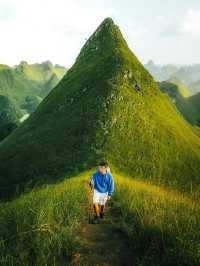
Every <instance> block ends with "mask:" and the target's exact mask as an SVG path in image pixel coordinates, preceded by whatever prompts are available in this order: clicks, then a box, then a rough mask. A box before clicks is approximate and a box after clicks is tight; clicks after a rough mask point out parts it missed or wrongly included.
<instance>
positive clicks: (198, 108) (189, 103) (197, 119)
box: [159, 81, 200, 125]
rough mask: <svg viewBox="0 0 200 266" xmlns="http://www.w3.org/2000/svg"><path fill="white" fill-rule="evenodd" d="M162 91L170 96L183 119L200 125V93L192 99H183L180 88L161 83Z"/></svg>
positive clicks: (175, 85)
mask: <svg viewBox="0 0 200 266" xmlns="http://www.w3.org/2000/svg"><path fill="white" fill-rule="evenodd" d="M159 86H160V88H161V90H162V91H163V92H164V93H166V94H168V95H169V97H170V98H171V99H172V100H173V101H174V103H175V105H176V107H177V108H178V110H179V111H180V112H181V114H182V115H183V117H184V118H185V119H187V120H188V121H189V122H190V123H191V124H193V125H200V105H199V102H200V101H199V100H200V93H197V94H195V95H193V96H190V97H187V98H186V97H183V95H182V94H181V93H180V89H179V86H178V85H177V84H174V83H171V82H165V81H164V82H160V83H159Z"/></svg>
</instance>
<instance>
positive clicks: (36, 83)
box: [0, 61, 67, 139]
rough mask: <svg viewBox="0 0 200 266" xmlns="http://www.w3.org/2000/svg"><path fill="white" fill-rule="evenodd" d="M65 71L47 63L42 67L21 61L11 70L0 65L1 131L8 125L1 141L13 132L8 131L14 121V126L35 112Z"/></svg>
mask: <svg viewBox="0 0 200 266" xmlns="http://www.w3.org/2000/svg"><path fill="white" fill-rule="evenodd" d="M66 71H67V69H66V68H64V67H62V66H59V65H53V64H52V63H51V62H50V61H46V62H44V63H41V64H38V63H36V64H28V63H27V62H25V61H22V62H21V63H20V64H19V65H16V66H14V67H10V66H8V65H0V96H1V98H0V100H1V101H0V104H1V118H0V128H1V129H2V128H3V127H5V123H8V125H7V126H8V128H9V130H7V129H6V128H7V126H6V127H5V128H4V131H1V133H0V135H1V136H0V139H1V138H3V136H4V137H5V136H6V132H7V133H9V132H11V131H12V129H14V128H15V127H13V126H12V127H10V123H11V124H12V125H13V121H14V124H16V122H17V120H18V122H20V121H23V120H24V119H25V118H27V117H28V115H29V114H30V113H32V112H33V111H34V110H35V109H36V107H37V106H38V105H39V103H40V102H41V101H42V99H43V98H44V97H45V96H46V95H47V94H48V93H49V92H50V91H51V89H52V88H53V87H55V86H56V84H57V83H58V82H59V81H60V79H61V78H62V77H63V75H64V74H65V73H66ZM16 110H18V111H17V112H16ZM6 112H7V115H6ZM16 114H17V115H16ZM20 115H21V116H22V117H20ZM13 119H14V120H13ZM6 121H7V122H6ZM18 122H17V124H18ZM2 130H3V129H2Z"/></svg>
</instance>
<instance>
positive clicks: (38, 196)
mask: <svg viewBox="0 0 200 266" xmlns="http://www.w3.org/2000/svg"><path fill="white" fill-rule="evenodd" d="M93 171H94V169H91V170H89V171H86V172H83V173H81V174H79V175H78V176H74V177H71V178H70V179H66V180H64V181H62V182H60V183H57V184H54V185H44V186H43V187H41V188H35V189H34V190H33V191H31V192H28V193H25V194H24V195H23V196H21V197H20V198H18V199H15V200H13V201H11V202H7V203H1V205H0V224H1V227H0V235H1V240H0V245H1V248H0V265H4V266H10V265H26V266H27V265H37V266H40V265H41V266H42V265H66V264H63V263H67V262H69V261H70V258H71V255H72V253H73V252H75V251H76V249H77V247H78V246H79V239H78V230H79V228H80V226H81V224H82V223H85V222H87V218H88V216H87V215H88V209H87V206H88V196H87V180H89V177H90V175H91V173H93ZM113 176H114V178H115V193H114V195H113V199H112V203H113V205H114V207H115V208H117V209H118V210H119V216H118V219H119V223H118V225H117V226H118V227H119V228H120V229H121V230H123V231H124V232H125V233H126V234H127V237H128V238H129V239H130V243H131V248H132V249H133V253H134V254H135V262H136V264H135V265H140V266H141V265H170V266H171V265H187V266H189V265H199V262H200V246H199V240H200V210H199V206H198V201H196V200H195V199H193V197H192V194H191V195H190V196H189V195H187V196H186V195H184V194H181V193H180V192H177V191H172V190H169V188H164V187H159V186H155V185H152V184H151V183H150V182H143V181H139V180H137V179H134V178H133V177H127V176H125V175H122V174H119V172H115V171H114V172H113Z"/></svg>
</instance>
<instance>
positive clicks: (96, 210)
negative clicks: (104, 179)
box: [93, 189, 99, 223]
mask: <svg viewBox="0 0 200 266" xmlns="http://www.w3.org/2000/svg"><path fill="white" fill-rule="evenodd" d="M93 207H94V213H95V215H94V219H93V223H98V220H99V193H98V191H96V190H95V189H94V194H93Z"/></svg>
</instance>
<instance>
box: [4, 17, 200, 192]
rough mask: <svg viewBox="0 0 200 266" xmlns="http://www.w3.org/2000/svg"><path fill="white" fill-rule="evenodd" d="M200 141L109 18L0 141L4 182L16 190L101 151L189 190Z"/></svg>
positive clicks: (79, 166)
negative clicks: (35, 106) (25, 117)
mask: <svg viewBox="0 0 200 266" xmlns="http://www.w3.org/2000/svg"><path fill="white" fill-rule="evenodd" d="M199 148H200V139H199V138H198V137H197V135H195V134H194V133H193V131H192V130H191V128H190V126H189V124H187V123H186V122H185V121H184V120H183V119H182V117H181V116H180V115H179V114H178V113H177V111H176V109H175V107H174V106H173V105H172V104H171V103H170V101H169V99H168V98H167V97H166V96H165V95H163V94H162V93H161V92H160V90H159V88H158V87H157V84H156V82H155V81H154V80H153V78H152V76H151V75H150V74H149V73H148V72H147V71H146V70H145V69H144V67H143V66H142V64H141V63H140V62H139V61H138V59H137V58H136V57H135V55H134V54H133V53H132V52H131V50H130V49H129V48H128V46H127V43H126V42H125V40H124V39H123V36H122V35H121V32H120V30H119V29H118V27H117V26H116V25H114V24H113V22H112V20H111V19H106V20H105V21H104V22H103V23H102V24H101V25H100V27H99V28H98V29H97V31H96V32H95V33H94V34H93V35H92V36H91V38H90V39H89V40H88V41H87V42H86V44H85V45H84V47H83V48H82V50H81V52H80V54H79V56H78V58H77V60H76V63H75V64H74V66H73V67H72V68H71V69H70V70H69V71H68V72H67V74H66V75H65V77H64V78H63V80H62V81H61V82H60V83H59V84H58V86H56V87H55V88H54V89H53V90H52V91H51V92H50V94H49V95H48V96H47V97H46V98H45V99H44V101H43V102H42V103H41V104H40V105H39V107H38V109H37V110H36V111H35V112H34V113H33V114H32V115H31V116H30V117H29V118H28V120H26V121H25V123H23V124H22V125H21V126H20V127H19V128H18V129H17V130H16V131H15V132H14V134H12V135H11V136H9V137H8V138H7V139H6V140H5V141H3V142H2V144H1V145H0V149H1V153H0V172H1V175H0V182H1V188H2V190H3V188H5V190H6V193H7V192H9V191H11V192H12V193H13V191H12V188H13V187H14V188H15V184H19V183H23V182H27V181H30V180H32V178H33V177H34V180H33V182H38V181H39V182H41V181H43V180H45V179H53V180H55V179H56V178H57V177H60V176H65V175H66V173H70V172H71V171H81V170H83V169H87V167H92V166H93V165H95V164H96V160H98V159H99V158H102V157H106V158H107V159H108V160H109V162H110V163H112V164H114V165H116V166H118V168H119V169H123V170H125V171H126V172H127V173H131V174H133V173H135V174H136V175H139V176H141V177H142V178H150V179H154V180H155V181H156V182H157V183H168V184H170V185H172V186H173V185H174V186H177V187H179V189H186V190H188V189H189V188H190V186H191V183H193V184H196V185H198V184H199V179H198V175H199V171H200V151H199ZM10 165H12V168H11V167H9V166H10ZM19 165H20V167H19ZM30 182H31V181H30ZM197 189H198V187H197Z"/></svg>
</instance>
